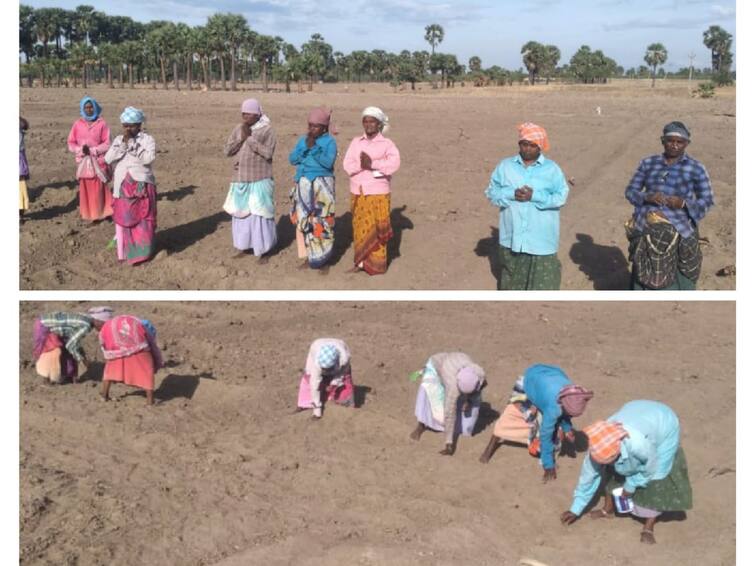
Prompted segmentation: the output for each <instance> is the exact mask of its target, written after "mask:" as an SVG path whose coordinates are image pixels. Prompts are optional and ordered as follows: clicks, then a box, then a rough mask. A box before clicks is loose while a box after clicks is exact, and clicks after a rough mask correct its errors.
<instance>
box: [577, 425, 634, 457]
mask: <svg viewBox="0 0 755 566" xmlns="http://www.w3.org/2000/svg"><path fill="white" fill-rule="evenodd" d="M582 432H584V433H585V434H586V435H587V439H588V441H589V443H590V457H591V458H592V459H593V460H595V461H596V462H597V463H598V464H610V463H612V462H613V461H614V460H616V458H617V457H618V456H619V454H620V452H621V440H622V439H623V438H626V437H627V436H629V434H628V433H627V431H625V430H624V428H623V427H622V426H621V423H612V422H608V421H597V422H594V423H592V424H591V425H589V426H587V427H585V429H584V430H583V431H582Z"/></svg>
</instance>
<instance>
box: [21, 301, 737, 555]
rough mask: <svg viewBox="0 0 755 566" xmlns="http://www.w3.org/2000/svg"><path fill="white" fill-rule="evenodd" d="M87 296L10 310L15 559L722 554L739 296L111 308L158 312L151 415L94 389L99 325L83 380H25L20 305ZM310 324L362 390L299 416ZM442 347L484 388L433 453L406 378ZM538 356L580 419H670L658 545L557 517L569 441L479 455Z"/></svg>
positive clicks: (30, 370) (565, 490)
mask: <svg viewBox="0 0 755 566" xmlns="http://www.w3.org/2000/svg"><path fill="white" fill-rule="evenodd" d="M87 306H90V305H87V304H76V303H65V304H61V303H55V304H53V303H21V315H20V318H21V321H20V324H21V327H20V328H21V337H22V344H21V347H20V367H19V373H20V417H21V418H20V508H21V513H20V530H21V538H20V548H21V564H23V565H56V566H57V565H61V564H68V565H74V564H80V565H84V564H86V565H93V566H99V565H103V566H104V565H108V566H121V565H124V566H125V565H133V564H154V565H158V564H159V565H161V566H162V565H173V564H175V565H181V566H192V565H193V566H199V565H213V566H247V565H250V564H267V565H271V566H283V565H285V564H302V565H308V566H314V565H320V564H328V565H335V566H341V565H343V566H352V565H355V564H362V565H384V564H395V565H411V566H437V565H442V566H447V565H448V566H450V565H456V564H479V565H481V566H487V565H490V566H493V565H495V566H501V565H503V566H507V565H512V566H515V565H518V564H519V561H520V560H521V559H523V558H529V559H533V560H538V561H539V562H541V563H543V564H546V565H549V566H556V565H558V566H584V565H590V566H591V565H601V566H608V565H611V566H630V565H635V564H644V565H647V566H668V565H672V564H673V565H676V564H701V565H702V564H704V565H706V566H724V565H729V564H733V563H734V562H735V507H736V505H735V503H736V501H735V479H736V473H735V470H736V449H735V422H736V414H735V364H734V359H735V355H734V351H735V337H734V332H735V330H734V327H735V324H734V318H735V317H734V310H735V309H734V303H733V302H731V303H729V302H703V303H700V302H694V303H691V302H682V303H669V302H652V303H642V302H621V303H614V302H558V303H534V302H526V303H518V304H517V303H511V302H496V303H492V304H488V303H433V302H425V303H406V302H405V303H390V302H384V303H381V304H376V303H369V304H358V303H349V302H344V303H335V304H333V303H331V304H311V305H308V306H307V309H306V310H307V315H308V316H306V317H302V308H301V304H287V303H260V302H251V303H221V302H213V303H179V302H170V303H114V304H113V307H114V308H115V309H116V310H117V311H118V312H121V313H133V314H135V315H139V316H146V317H149V318H150V319H151V320H152V321H153V322H154V324H155V325H156V326H157V329H158V343H159V345H160V347H161V348H162V349H163V355H164V358H165V360H166V366H167V367H166V368H165V369H162V370H160V371H159V372H158V374H157V376H156V379H155V385H156V394H155V397H156V400H157V401H158V403H157V404H156V405H155V406H153V407H146V406H145V404H144V396H143V394H141V393H140V392H138V391H135V390H129V389H127V388H125V387H124V386H118V385H114V386H113V390H112V392H111V393H112V395H113V400H112V401H111V402H110V403H104V402H102V401H101V400H100V398H99V396H98V393H97V387H98V386H99V380H100V379H101V375H102V356H101V355H99V356H97V355H96V349H97V340H96V337H95V336H94V335H90V336H88V337H87V338H86V339H85V341H84V348H85V350H86V351H87V352H88V354H89V356H90V359H91V360H92V363H91V366H90V370H89V372H88V373H87V374H85V376H84V378H83V381H82V382H81V383H79V384H76V385H71V384H68V385H60V386H48V385H44V384H43V383H42V378H40V377H37V376H36V374H35V372H34V365H33V362H32V359H31V350H32V348H31V340H30V336H31V332H32V325H33V320H34V317H35V316H36V315H37V314H39V313H40V312H48V311H50V310H53V309H64V310H69V309H70V310H81V309H85V308H86V307H87ZM501 321H506V322H505V330H506V331H505V332H503V331H498V330H501ZM703 325H704V327H703ZM481 329H484V330H481ZM481 332H485V333H486V336H487V337H488V338H487V339H486V340H481V339H480V336H481ZM323 335H335V336H339V337H342V338H344V339H345V340H346V341H347V342H348V343H349V344H350V346H351V350H352V354H353V364H352V367H353V376H354V383H355V385H356V387H357V399H358V403H359V405H360V406H359V407H358V408H357V409H352V408H344V407H334V406H331V405H328V404H326V407H325V415H324V417H323V419H322V420H320V421H318V422H313V421H312V420H310V412H309V411H306V412H301V413H294V408H295V406H296V393H297V383H298V377H299V372H300V370H301V368H302V366H303V364H304V359H305V357H306V352H307V348H308V346H309V343H310V341H311V340H313V339H314V338H317V337H320V336H323ZM651 335H655V336H663V341H662V342H658V341H654V340H648V336H651ZM455 349H461V350H463V351H466V352H467V353H468V354H469V355H470V356H472V358H473V359H475V360H476V361H477V362H478V363H480V364H481V365H482V366H483V367H484V368H485V370H486V372H487V376H488V382H489V386H488V388H486V389H485V390H484V392H483V406H482V411H481V417H480V420H479V421H478V432H477V434H476V435H475V436H473V437H471V438H461V439H460V441H459V445H458V449H457V452H456V454H455V455H454V456H453V457H444V456H441V455H439V454H438V452H439V451H440V450H441V449H442V448H443V438H442V435H441V434H433V433H429V432H428V433H426V434H425V435H424V436H423V437H422V439H421V440H420V441H419V442H418V443H417V442H414V441H412V440H410V439H409V433H410V432H411V430H412V429H413V428H414V425H415V424H416V421H415V420H414V401H415V395H416V391H417V386H416V385H415V384H413V383H411V382H410V381H409V379H408V374H409V373H410V372H411V371H413V370H415V369H419V368H421V367H422V366H423V365H424V363H425V360H426V359H427V357H428V356H429V355H431V354H432V353H434V352H437V351H444V350H445V351H449V350H455ZM98 358H99V360H98ZM538 362H539V363H554V364H558V365H560V366H562V367H563V368H564V370H565V371H566V372H567V373H568V374H569V375H570V376H571V377H572V379H574V380H575V382H577V383H580V384H582V385H584V386H585V387H588V388H590V389H592V390H594V391H595V398H594V399H593V400H592V401H591V402H590V403H589V404H588V407H587V411H586V412H585V414H584V415H583V416H582V417H580V418H578V419H575V421H574V422H575V426H576V427H577V428H583V427H584V426H586V425H587V424H589V423H590V422H592V421H594V420H596V419H600V418H605V417H608V416H610V415H611V414H613V412H615V411H616V410H617V409H618V408H619V407H620V406H621V405H622V404H624V403H625V402H627V401H628V400H631V399H638V398H640V399H642V398H645V399H657V400H661V401H664V402H666V403H668V404H669V405H670V406H671V407H672V408H673V409H674V410H675V411H676V412H677V414H678V415H679V419H680V421H681V430H682V445H683V446H684V449H685V452H686V455H687V460H688V463H689V471H690V481H691V483H692V488H693V492H694V509H692V510H691V511H690V512H688V514H687V517H686V519H685V518H683V517H680V516H675V517H672V518H671V519H672V520H664V521H661V522H659V524H658V525H657V527H656V538H657V540H658V544H656V545H655V546H646V545H642V544H640V542H639V538H640V530H641V523H640V522H638V521H636V520H633V519H631V518H626V517H625V518H615V519H612V520H602V521H596V520H594V519H590V518H588V517H584V518H582V519H580V520H579V521H578V522H576V523H575V524H574V525H572V526H570V527H568V528H567V527H564V526H563V525H561V524H560V522H559V515H560V513H561V512H562V511H564V510H565V509H567V508H568V506H569V504H570V502H571V494H572V491H573V489H574V486H575V482H576V480H577V477H578V475H579V470H580V466H581V464H582V459H583V457H584V454H578V455H577V458H576V459H572V458H568V457H562V458H559V459H558V479H557V480H556V481H555V482H551V483H549V484H547V485H543V484H542V483H541V475H542V471H541V468H540V466H539V463H538V461H537V460H536V459H534V458H532V457H531V456H529V454H528V453H527V450H526V449H525V448H517V447H512V446H502V447H500V448H499V450H498V451H497V452H496V454H495V455H494V457H493V459H492V460H491V461H490V463H489V464H487V465H483V464H480V463H479V462H478V457H479V456H480V454H481V453H482V451H483V449H484V448H485V445H486V444H487V441H488V438H489V436H490V433H491V430H492V426H493V425H492V423H493V422H494V420H495V418H496V417H497V415H498V412H500V411H502V410H503V408H504V403H505V401H504V400H505V399H508V397H509V395H510V392H511V387H512V384H513V382H514V381H515V379H516V378H517V376H519V375H520V374H521V372H523V370H524V369H525V368H526V367H527V366H528V365H530V364H532V363H538Z"/></svg>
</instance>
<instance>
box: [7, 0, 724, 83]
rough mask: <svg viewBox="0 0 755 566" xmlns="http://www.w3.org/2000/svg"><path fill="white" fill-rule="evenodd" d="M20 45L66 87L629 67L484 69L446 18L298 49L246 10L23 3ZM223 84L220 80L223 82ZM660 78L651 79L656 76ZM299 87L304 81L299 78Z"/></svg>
mask: <svg viewBox="0 0 755 566" xmlns="http://www.w3.org/2000/svg"><path fill="white" fill-rule="evenodd" d="M19 34H20V35H19V40H20V41H19V51H20V54H21V56H22V64H21V74H22V77H25V78H26V80H27V84H28V85H29V86H31V85H32V84H33V79H34V78H38V79H39V82H40V84H41V85H42V86H43V87H44V86H51V85H52V84H53V82H55V84H56V85H57V86H61V84H62V82H63V81H64V80H65V81H66V85H67V84H68V82H67V81H68V78H72V79H73V82H74V86H76V85H77V84H78V81H79V80H81V82H82V83H83V85H84V86H85V87H86V86H87V84H88V83H89V82H90V81H92V80H97V81H102V82H106V83H107V84H108V85H109V86H110V87H114V86H115V81H116V80H117V81H118V85H119V86H120V87H124V86H125V85H126V84H128V85H129V86H131V87H134V85H135V84H136V83H150V84H151V85H152V86H153V88H157V86H158V84H162V86H163V88H165V89H168V88H170V85H172V86H173V88H175V89H180V88H182V86H183V87H184V88H188V89H193V88H196V87H201V88H205V89H212V88H214V87H215V86H219V87H220V88H222V89H223V90H227V89H228V88H230V89H231V90H237V88H238V83H239V82H252V81H253V80H255V79H256V80H258V81H259V82H261V83H262V86H263V88H264V90H266V91H267V90H268V88H269V83H270V81H271V79H272V80H274V81H277V82H282V83H285V85H286V90H290V85H291V83H292V82H296V83H299V84H300V85H301V83H302V82H308V83H309V88H310V89H311V88H312V84H313V83H314V81H315V80H323V81H342V80H347V81H354V80H356V81H358V82H361V81H362V80H365V79H367V80H370V81H389V82H391V83H393V84H396V85H397V84H399V83H403V82H409V83H411V86H412V89H414V88H415V84H416V83H417V82H420V81H425V80H427V79H428V75H430V77H431V80H432V82H433V85H434V86H437V78H438V76H440V86H441V87H443V86H446V87H448V86H452V85H453V84H454V82H455V81H457V80H460V79H470V80H472V81H473V82H474V84H489V83H490V82H493V83H495V84H506V83H509V84H511V83H512V82H513V81H519V82H521V81H522V80H523V78H524V77H526V76H528V77H529V82H530V84H534V82H535V81H536V80H537V79H538V78H543V77H544V78H545V79H546V81H548V80H550V78H551V77H559V78H571V79H576V80H578V81H581V82H605V81H606V80H607V79H608V78H610V77H613V76H621V75H622V73H623V69H622V68H621V67H619V66H618V65H617V64H616V62H615V61H614V60H613V59H611V58H610V57H607V56H606V55H604V54H603V53H602V52H601V51H600V50H597V51H592V50H591V49H590V47H589V46H583V47H581V48H580V49H579V50H578V51H577V53H575V55H574V56H573V57H572V59H571V60H570V62H569V64H568V65H565V66H563V67H558V62H559V60H560V58H561V52H560V50H559V49H558V47H556V46H554V45H543V44H540V43H538V42H536V41H529V42H527V43H526V44H525V45H524V46H523V47H522V49H521V54H522V61H523V63H524V67H525V68H526V71H527V74H526V75H525V74H524V73H523V70H522V69H519V70H516V71H508V70H506V69H502V68H500V67H498V66H493V67H490V68H488V69H483V67H482V61H481V59H480V58H479V57H477V56H473V57H471V58H470V59H469V61H468V65H464V64H461V63H460V62H459V61H458V59H457V57H456V56H455V55H453V54H445V53H440V52H436V48H437V47H438V46H439V45H440V44H441V43H442V42H443V40H444V38H445V31H444V29H443V27H442V26H441V25H439V24H430V25H428V26H426V28H425V36H424V38H425V40H426V41H427V43H428V44H429V45H430V52H427V51H424V50H422V51H414V52H409V51H408V50H404V51H401V52H400V53H389V52H386V51H383V50H378V49H376V50H372V51H365V50H357V51H353V52H351V53H348V54H344V53H342V52H339V51H334V50H333V47H332V46H331V45H330V44H328V43H327V42H326V41H325V38H324V37H323V36H322V35H320V34H313V35H312V36H311V38H310V40H309V41H307V42H306V43H304V44H303V45H302V46H301V47H300V48H299V49H297V48H296V47H295V46H294V45H292V44H290V43H287V42H286V41H285V40H284V39H283V38H281V37H279V36H275V37H273V36H269V35H264V34H260V33H258V32H256V31H254V30H252V29H251V28H250V27H249V25H248V23H247V20H246V18H244V16H242V15H239V14H231V13H216V14H213V15H212V16H210V17H208V19H207V22H206V23H205V25H202V26H194V27H192V26H188V25H186V24H183V23H174V22H169V21H162V20H160V21H151V22H148V23H141V22H136V21H134V20H132V19H131V18H128V17H125V16H109V15H107V14H104V13H102V12H99V11H97V10H95V9H94V8H93V7H92V6H85V5H82V6H78V7H77V8H76V9H74V10H64V9H61V8H38V9H34V8H32V7H30V6H25V5H23V4H22V5H21V6H20V21H19ZM704 41H705V45H706V46H707V47H709V48H710V49H711V50H712V53H713V61H714V64H713V68H714V69H728V67H727V65H728V66H730V65H731V60H732V56H731V51H730V48H731V36H730V35H729V34H728V33H727V32H726V31H725V30H723V29H721V28H718V27H717V26H712V27H711V28H710V29H709V30H708V31H706V32H705V36H704ZM666 57H667V52H666V49H665V47H663V45H661V44H653V45H650V46H648V48H647V50H646V54H645V61H646V62H647V63H648V65H650V67H651V68H652V71H653V74H652V76H653V79H654V81H655V76H656V71H657V69H658V66H659V65H662V64H663V63H664V62H665V60H666ZM218 83H219V85H218ZM653 84H654V83H653ZM300 88H301V86H300Z"/></svg>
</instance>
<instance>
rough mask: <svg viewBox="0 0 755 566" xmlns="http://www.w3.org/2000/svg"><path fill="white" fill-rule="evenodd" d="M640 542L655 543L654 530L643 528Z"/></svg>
mask: <svg viewBox="0 0 755 566" xmlns="http://www.w3.org/2000/svg"><path fill="white" fill-rule="evenodd" d="M640 542H642V543H645V544H655V535H654V534H653V531H647V530H645V529H643V530H642V533H641V534H640Z"/></svg>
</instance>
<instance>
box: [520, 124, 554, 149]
mask: <svg viewBox="0 0 755 566" xmlns="http://www.w3.org/2000/svg"><path fill="white" fill-rule="evenodd" d="M517 130H518V131H519V141H523V140H526V141H528V142H532V143H534V144H537V145H538V146H539V147H540V150H541V151H548V150H549V149H550V148H551V144H550V142H549V141H548V134H547V133H546V131H545V128H543V127H541V126H538V125H537V124H533V123H532V122H525V123H523V124H519V126H517Z"/></svg>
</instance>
